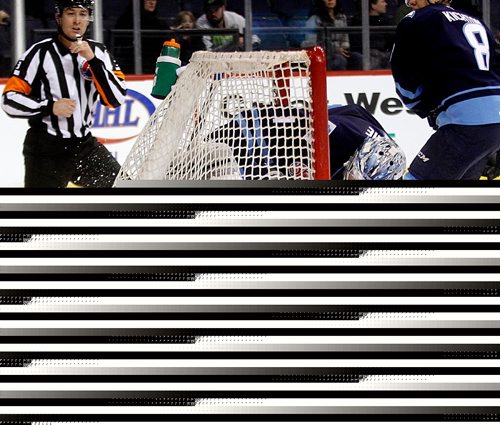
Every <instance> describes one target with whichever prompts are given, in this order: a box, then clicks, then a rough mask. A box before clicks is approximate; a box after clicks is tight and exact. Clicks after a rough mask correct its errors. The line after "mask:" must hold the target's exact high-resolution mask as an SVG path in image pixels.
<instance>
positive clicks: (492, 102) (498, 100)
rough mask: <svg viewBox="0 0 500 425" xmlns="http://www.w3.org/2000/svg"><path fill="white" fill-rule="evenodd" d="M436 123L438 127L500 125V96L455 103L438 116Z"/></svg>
mask: <svg viewBox="0 0 500 425" xmlns="http://www.w3.org/2000/svg"><path fill="white" fill-rule="evenodd" d="M436 123H437V125H438V127H442V126H443V125H446V124H459V125H483V124H499V123H500V95H493V96H484V97H476V98H473V99H467V100H464V101H461V102H458V103H455V104H453V105H451V106H450V107H448V109H446V110H445V111H443V112H441V113H440V114H439V115H438V118H437V121H436Z"/></svg>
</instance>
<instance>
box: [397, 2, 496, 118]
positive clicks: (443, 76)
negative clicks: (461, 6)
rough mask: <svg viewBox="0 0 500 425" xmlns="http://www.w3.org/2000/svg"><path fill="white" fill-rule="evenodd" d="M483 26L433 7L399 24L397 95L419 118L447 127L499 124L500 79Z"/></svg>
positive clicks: (447, 9) (445, 8)
mask: <svg viewBox="0 0 500 425" xmlns="http://www.w3.org/2000/svg"><path fill="white" fill-rule="evenodd" d="M493 61H494V39H493V36H492V34H491V32H490V31H489V29H488V28H487V27H486V26H485V25H484V23H483V22H482V21H481V20H479V19H477V18H474V17H472V16H469V15H467V14H465V13H462V12H458V11H456V10H454V9H453V8H451V7H449V6H444V5H430V6H427V7H424V8H422V9H418V10H416V11H413V12H411V13H410V14H408V15H407V16H406V17H405V18H403V20H402V21H401V22H400V23H399V25H398V28H397V31H396V41H395V45H394V49H393V52H392V57H391V65H392V72H393V76H394V80H395V83H396V91H397V93H398V95H399V96H400V98H401V99H402V101H403V102H404V103H405V105H406V106H407V107H408V108H409V109H411V110H413V111H414V112H416V113H417V114H418V115H419V116H420V117H422V118H425V117H429V116H434V117H435V119H436V124H437V126H438V127H440V126H443V125H446V124H460V125H482V124H493V123H500V76H499V75H498V74H497V73H496V72H495V71H493V69H494V63H493Z"/></svg>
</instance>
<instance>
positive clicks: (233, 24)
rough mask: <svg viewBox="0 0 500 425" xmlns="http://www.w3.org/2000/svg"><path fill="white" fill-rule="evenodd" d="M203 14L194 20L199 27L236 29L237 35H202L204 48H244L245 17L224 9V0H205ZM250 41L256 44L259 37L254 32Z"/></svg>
mask: <svg viewBox="0 0 500 425" xmlns="http://www.w3.org/2000/svg"><path fill="white" fill-rule="evenodd" d="M204 8H205V14H204V15H201V16H200V17H199V18H198V20H197V21H196V27H197V28H201V29H212V30H214V29H236V30H238V37H237V38H236V39H235V36H234V35H231V34H221V33H219V34H217V33H216V32H213V31H212V34H207V35H205V36H203V43H204V44H205V48H206V50H210V51H213V52H224V51H226V52H227V51H236V50H243V48H244V38H243V36H244V34H245V18H244V17H243V16H241V15H239V14H237V13H235V12H231V11H228V10H226V0H205V2H204ZM252 43H253V44H254V45H258V44H259V43H260V39H259V38H258V37H257V36H256V35H255V34H254V35H253V36H252Z"/></svg>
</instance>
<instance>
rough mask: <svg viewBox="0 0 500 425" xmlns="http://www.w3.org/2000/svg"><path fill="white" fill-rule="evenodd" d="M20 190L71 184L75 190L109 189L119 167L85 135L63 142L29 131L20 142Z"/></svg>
mask: <svg viewBox="0 0 500 425" xmlns="http://www.w3.org/2000/svg"><path fill="white" fill-rule="evenodd" d="M23 155H24V167H25V174H24V186H25V187H27V188H42V187H43V188H59V187H67V185H68V183H70V182H71V183H73V184H75V185H77V186H79V187H96V188H103V187H112V186H113V183H114V181H115V178H116V176H117V174H118V172H119V171H120V164H119V163H118V162H117V161H116V159H115V158H114V157H113V156H112V155H111V153H110V152H109V151H108V150H107V149H106V148H105V147H104V146H103V145H102V144H101V143H99V142H98V141H97V139H96V138H95V137H93V136H92V135H89V136H87V137H85V138H81V139H63V138H59V137H56V136H52V135H50V134H48V133H47V132H46V131H43V130H39V129H34V128H31V129H29V130H28V133H27V134H26V138H25V139H24V149H23Z"/></svg>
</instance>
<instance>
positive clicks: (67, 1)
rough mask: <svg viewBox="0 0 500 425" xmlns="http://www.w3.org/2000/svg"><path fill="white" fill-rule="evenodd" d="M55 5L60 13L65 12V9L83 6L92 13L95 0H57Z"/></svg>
mask: <svg viewBox="0 0 500 425" xmlns="http://www.w3.org/2000/svg"><path fill="white" fill-rule="evenodd" d="M54 7H55V9H56V13H57V14H58V15H60V14H61V13H63V10H64V9H67V8H72V7H83V8H84V9H87V10H88V11H89V14H90V15H92V12H93V10H94V0H55V2H54Z"/></svg>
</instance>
